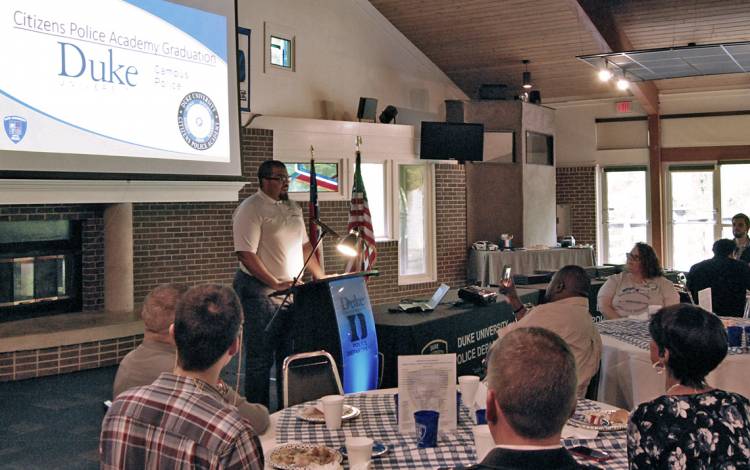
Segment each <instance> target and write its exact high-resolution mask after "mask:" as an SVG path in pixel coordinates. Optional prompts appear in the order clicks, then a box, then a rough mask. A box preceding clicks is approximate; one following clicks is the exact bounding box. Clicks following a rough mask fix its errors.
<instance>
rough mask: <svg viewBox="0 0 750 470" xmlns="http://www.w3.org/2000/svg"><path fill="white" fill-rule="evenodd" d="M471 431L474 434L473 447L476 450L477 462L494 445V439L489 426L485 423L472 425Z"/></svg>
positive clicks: (482, 458)
mask: <svg viewBox="0 0 750 470" xmlns="http://www.w3.org/2000/svg"><path fill="white" fill-rule="evenodd" d="M471 432H472V434H474V449H475V450H476V452H477V463H479V462H481V461H482V460H484V458H485V456H487V454H489V453H490V451H491V450H492V449H493V448H494V447H495V441H494V439H493V438H492V434H491V433H490V427H489V426H487V425H486V424H481V425H479V426H474V427H473V428H471Z"/></svg>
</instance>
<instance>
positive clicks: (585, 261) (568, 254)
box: [467, 248, 594, 286]
mask: <svg viewBox="0 0 750 470" xmlns="http://www.w3.org/2000/svg"><path fill="white" fill-rule="evenodd" d="M506 264H509V265H510V266H511V269H512V271H513V273H514V274H533V273H534V271H536V270H549V271H556V270H558V269H560V268H562V267H563V266H566V265H568V264H575V265H578V266H593V265H594V250H593V249H592V248H553V249H549V250H515V251H478V250H470V252H469V263H468V266H467V271H468V273H467V275H468V279H469V281H479V282H481V283H482V285H484V286H486V285H488V284H497V283H498V282H500V279H501V278H502V270H503V266H505V265H506Z"/></svg>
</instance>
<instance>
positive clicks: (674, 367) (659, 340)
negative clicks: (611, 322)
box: [628, 304, 750, 470]
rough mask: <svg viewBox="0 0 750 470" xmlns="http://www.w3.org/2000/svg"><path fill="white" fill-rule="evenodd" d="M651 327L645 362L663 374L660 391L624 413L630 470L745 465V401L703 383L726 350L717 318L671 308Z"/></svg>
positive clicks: (748, 453) (749, 420) (749, 437)
mask: <svg viewBox="0 0 750 470" xmlns="http://www.w3.org/2000/svg"><path fill="white" fill-rule="evenodd" d="M649 332H650V333H651V360H652V361H653V363H654V366H655V368H657V370H663V371H666V374H665V376H666V380H665V384H664V387H665V389H666V392H665V394H664V395H662V396H660V397H659V398H656V399H655V400H652V401H650V402H647V403H641V404H640V405H639V406H638V407H637V408H636V409H635V411H633V413H632V414H631V415H630V420H629V422H628V461H629V463H630V469H631V470H635V469H645V468H648V469H659V468H664V469H670V470H671V469H693V468H695V469H740V468H750V402H749V401H748V399H747V398H745V397H743V396H742V395H738V394H736V393H730V392H725V391H724V390H719V389H717V388H713V387H711V386H710V385H709V384H708V383H707V382H706V376H707V375H708V374H709V372H711V371H712V370H714V369H715V368H716V367H717V366H718V365H719V364H720V363H721V361H722V360H724V357H726V355H727V334H726V331H725V330H724V325H723V324H722V322H721V320H719V317H717V316H716V315H714V314H713V313H710V312H707V311H705V310H703V309H702V308H700V307H696V306H694V305H689V304H679V305H672V306H670V307H665V308H662V309H661V310H659V311H658V312H657V313H656V314H655V315H654V316H653V317H651V320H650V322H649Z"/></svg>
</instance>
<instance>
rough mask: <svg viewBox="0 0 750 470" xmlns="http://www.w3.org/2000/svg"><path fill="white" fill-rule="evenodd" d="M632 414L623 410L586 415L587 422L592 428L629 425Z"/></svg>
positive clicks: (595, 412)
mask: <svg viewBox="0 0 750 470" xmlns="http://www.w3.org/2000/svg"><path fill="white" fill-rule="evenodd" d="M629 416H630V414H629V413H628V412H627V411H625V410H623V409H617V410H603V411H594V412H591V413H587V414H586V422H587V423H588V424H591V425H592V426H616V425H622V424H627V423H628V417H629Z"/></svg>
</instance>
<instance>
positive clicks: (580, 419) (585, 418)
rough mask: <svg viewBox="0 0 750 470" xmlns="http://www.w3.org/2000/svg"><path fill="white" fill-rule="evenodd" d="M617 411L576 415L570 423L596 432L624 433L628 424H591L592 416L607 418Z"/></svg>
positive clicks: (584, 412) (600, 411)
mask: <svg viewBox="0 0 750 470" xmlns="http://www.w3.org/2000/svg"><path fill="white" fill-rule="evenodd" d="M615 411H617V410H588V411H582V412H580V413H576V414H574V415H573V416H572V417H571V418H570V419H569V420H568V421H569V422H570V423H569V424H570V425H572V426H575V427H578V428H583V429H592V430H595V431H622V430H624V429H627V428H628V423H613V424H609V422H607V424H591V422H590V421H589V418H590V416H592V415H601V416H605V417H606V416H607V415H610V414H612V413H614V412H615Z"/></svg>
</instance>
